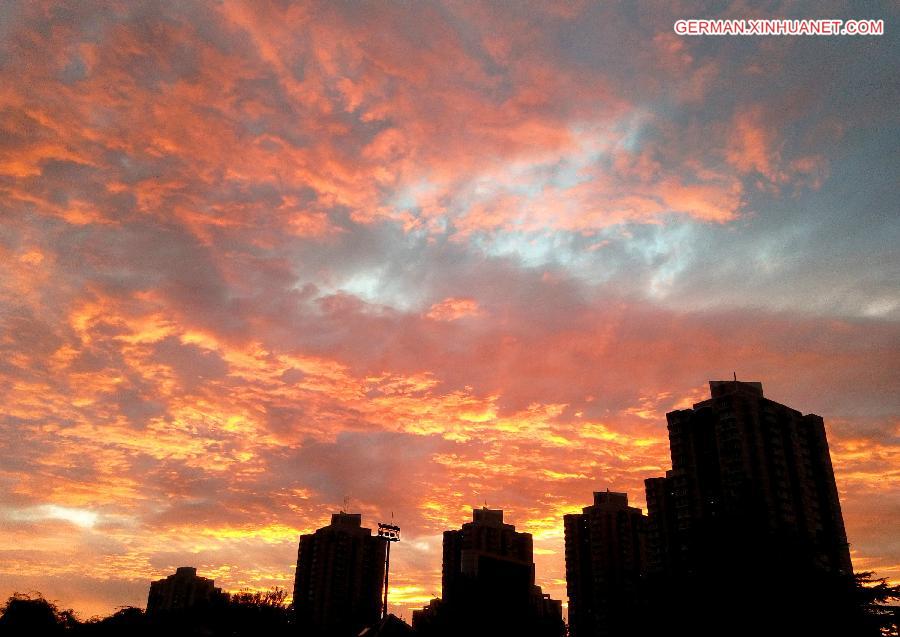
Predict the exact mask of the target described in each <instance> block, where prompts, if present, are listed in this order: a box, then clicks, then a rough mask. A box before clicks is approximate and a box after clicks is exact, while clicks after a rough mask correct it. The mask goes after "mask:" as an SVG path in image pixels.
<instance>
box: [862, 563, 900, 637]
mask: <svg viewBox="0 0 900 637" xmlns="http://www.w3.org/2000/svg"><path fill="white" fill-rule="evenodd" d="M854 579H855V580H856V603H857V606H858V607H859V609H860V611H861V613H862V616H863V619H862V622H863V624H864V625H865V626H866V628H867V633H869V634H872V635H896V634H897V607H896V606H891V605H890V604H888V602H890V601H892V600H893V601H897V600H900V585H891V584H888V582H887V579H886V578H884V577H879V578H876V577H874V573H873V572H872V571H863V572H861V573H856V575H854Z"/></svg>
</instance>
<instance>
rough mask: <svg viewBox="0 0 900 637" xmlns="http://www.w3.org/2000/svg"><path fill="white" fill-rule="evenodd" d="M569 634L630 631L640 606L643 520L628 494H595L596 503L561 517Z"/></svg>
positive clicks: (598, 636)
mask: <svg viewBox="0 0 900 637" xmlns="http://www.w3.org/2000/svg"><path fill="white" fill-rule="evenodd" d="M563 522H564V527H565V536H566V586H567V589H568V595H569V635H571V636H572V637H611V636H617V635H630V634H632V628H633V625H634V623H635V622H636V621H638V619H639V616H640V613H641V610H642V606H643V604H642V599H643V590H642V573H643V570H644V561H645V554H646V548H645V523H646V518H645V517H644V514H643V513H642V512H641V510H640V509H638V508H636V507H631V506H628V495H627V494H625V493H615V492H610V491H598V492H595V493H594V504H593V505H591V506H588V507H585V508H584V509H582V512H581V513H573V514H569V515H566V516H564V518H563Z"/></svg>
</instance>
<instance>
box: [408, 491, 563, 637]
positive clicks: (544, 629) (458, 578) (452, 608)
mask: <svg viewBox="0 0 900 637" xmlns="http://www.w3.org/2000/svg"><path fill="white" fill-rule="evenodd" d="M442 589H443V593H442V594H443V599H440V600H433V601H432V602H431V604H429V605H428V606H427V607H426V608H425V609H423V610H421V611H416V612H415V613H413V628H415V629H416V631H417V632H418V633H419V634H421V635H424V636H434V635H457V634H462V633H466V634H469V635H503V634H515V635H526V636H530V635H534V636H538V635H540V636H545V635H546V636H547V637H551V636H552V637H559V635H560V634H561V633H562V631H563V630H564V626H563V623H562V604H561V602H559V601H556V600H552V599H550V598H549V596H547V595H544V594H543V592H542V591H541V588H540V587H539V586H536V585H535V578H534V557H533V546H532V538H531V534H529V533H522V532H519V531H516V528H515V527H514V526H513V525H512V524H506V523H504V522H503V511H501V510H496V509H488V508H481V509H475V510H474V512H473V519H472V521H471V522H467V523H465V524H463V525H462V528H461V529H459V530H455V531H445V532H444V559H443V572H442Z"/></svg>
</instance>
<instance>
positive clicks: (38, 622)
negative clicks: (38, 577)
mask: <svg viewBox="0 0 900 637" xmlns="http://www.w3.org/2000/svg"><path fill="white" fill-rule="evenodd" d="M76 626H78V619H77V618H76V617H75V613H74V611H72V610H71V609H69V610H60V609H59V608H58V607H57V606H56V604H54V603H53V602H50V601H47V600H46V599H44V596H43V595H41V594H40V593H37V592H33V593H13V594H12V595H11V596H10V598H9V599H8V600H6V604H4V605H3V607H2V608H0V635H3V637H18V636H19V635H21V636H22V637H25V636H26V635H27V636H31V635H62V634H64V633H65V632H66V631H67V630H69V629H72V628H75V627H76Z"/></svg>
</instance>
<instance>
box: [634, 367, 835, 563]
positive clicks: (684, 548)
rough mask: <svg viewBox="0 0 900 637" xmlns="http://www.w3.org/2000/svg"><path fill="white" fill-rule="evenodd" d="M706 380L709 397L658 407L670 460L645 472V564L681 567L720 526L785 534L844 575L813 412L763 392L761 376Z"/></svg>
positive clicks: (820, 429) (778, 537)
mask: <svg viewBox="0 0 900 637" xmlns="http://www.w3.org/2000/svg"><path fill="white" fill-rule="evenodd" d="M709 385H710V391H711V394H712V397H711V398H710V399H709V400H705V401H703V402H700V403H697V404H695V405H694V406H693V408H692V409H684V410H679V411H673V412H671V413H668V414H666V419H667V421H668V427H669V445H670V449H671V454H672V469H671V471H669V472H667V474H666V477H665V478H651V479H649V480H647V482H646V486H647V506H648V510H649V516H650V520H649V527H650V528H649V530H650V546H651V551H652V552H651V564H652V567H653V569H656V570H661V571H666V570H670V571H671V570H676V571H677V570H679V569H687V570H690V569H691V568H692V565H694V564H697V557H696V553H697V552H698V551H702V550H703V549H704V548H705V547H708V546H713V545H719V544H721V542H719V541H713V538H711V537H710V534H717V538H716V540H718V539H720V538H721V533H720V532H721V530H722V528H723V527H725V526H727V527H731V528H737V529H739V530H741V536H745V535H747V533H748V532H749V533H752V534H754V536H755V537H756V538H757V539H758V540H761V539H763V538H771V539H772V540H774V541H776V542H777V541H785V542H787V541H790V542H791V543H792V544H793V545H794V546H795V547H796V548H798V549H800V550H802V551H804V552H806V553H808V554H809V557H810V558H811V560H812V561H813V562H814V563H815V566H817V567H818V568H820V569H822V570H824V571H827V572H832V573H837V574H845V575H849V574H850V573H851V570H852V569H851V564H850V552H849V548H848V544H847V534H846V531H845V530H844V520H843V517H842V515H841V505H840V502H839V501H838V492H837V486H836V485H835V480H834V471H833V469H832V466H831V458H830V456H829V453H828V442H827V441H826V439H825V425H824V422H823V421H822V418H821V417H820V416H816V415H813V414H809V415H803V414H801V413H800V412H799V411H797V410H795V409H791V408H790V407H786V406H785V405H781V404H779V403H776V402H774V401H772V400H769V399H768V398H765V397H764V396H763V389H762V384H761V383H748V382H738V381H710V384H709ZM726 541H727V538H726ZM741 548H746V547H741Z"/></svg>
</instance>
